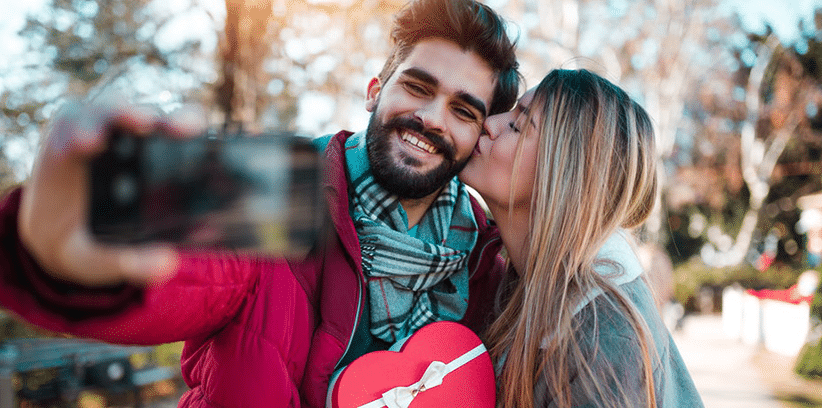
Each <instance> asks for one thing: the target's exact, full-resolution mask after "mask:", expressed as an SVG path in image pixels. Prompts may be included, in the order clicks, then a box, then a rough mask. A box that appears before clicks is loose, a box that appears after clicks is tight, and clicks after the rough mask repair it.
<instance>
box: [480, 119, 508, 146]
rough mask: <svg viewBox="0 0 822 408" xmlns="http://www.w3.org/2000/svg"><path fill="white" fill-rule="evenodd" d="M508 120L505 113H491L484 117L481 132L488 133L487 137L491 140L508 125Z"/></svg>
mask: <svg viewBox="0 0 822 408" xmlns="http://www.w3.org/2000/svg"><path fill="white" fill-rule="evenodd" d="M508 122H510V120H509V119H508V118H507V115H506V114H505V113H498V114H496V115H491V116H489V117H488V118H486V119H485V126H484V127H483V130H484V132H483V133H484V134H486V135H488V138H490V139H491V140H494V139H496V138H497V137H499V135H500V134H501V133H502V132H503V131H504V130H505V129H506V128H507V127H508Z"/></svg>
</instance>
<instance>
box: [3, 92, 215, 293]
mask: <svg viewBox="0 0 822 408" xmlns="http://www.w3.org/2000/svg"><path fill="white" fill-rule="evenodd" d="M198 120H199V118H194V117H193V116H192V114H190V113H189V114H188V115H187V116H181V117H180V118H178V119H177V120H171V119H168V118H161V117H160V116H159V115H157V113H156V111H154V110H148V109H145V108H137V107H133V106H131V107H124V106H120V107H102V106H81V105H73V106H71V107H69V108H66V109H65V111H64V113H63V114H62V115H61V116H60V117H59V118H58V119H56V120H55V122H54V123H53V125H52V128H51V129H50V131H49V135H48V136H47V138H46V139H45V140H44V141H43V146H42V148H41V151H40V154H39V155H38V157H37V160H36V161H35V165H34V170H33V173H32V175H31V178H30V179H29V180H28V181H27V182H26V184H25V187H24V189H23V197H22V202H21V208H20V214H19V219H18V221H19V222H18V228H19V233H20V238H21V240H22V241H23V244H24V245H25V246H26V248H28V250H29V251H30V252H31V253H32V255H33V256H34V257H35V259H36V260H37V261H38V263H39V264H40V265H41V266H42V267H43V268H44V269H45V270H46V271H47V272H48V273H50V274H51V275H52V276H54V277H56V278H60V279H64V280H68V281H71V282H75V283H79V284H81V285H85V286H106V285H112V284H118V283H122V282H130V283H133V284H137V285H146V284H153V283H159V282H163V281H165V280H167V279H168V278H170V277H171V275H173V274H174V273H175V271H176V269H177V264H178V257H177V253H176V251H174V250H173V249H172V248H170V247H168V246H160V245H154V246H143V247H114V246H110V245H102V244H100V243H98V242H96V241H95V240H94V237H93V236H92V235H91V233H90V231H89V226H88V219H89V216H88V213H89V168H88V163H89V160H90V159H91V158H92V157H93V156H94V155H95V154H98V153H100V152H101V151H103V150H104V149H105V146H106V143H107V138H108V133H109V131H110V129H111V128H112V127H113V126H119V127H122V128H124V129H125V130H129V131H132V132H134V133H135V134H138V135H147V134H149V133H150V132H152V131H153V130H163V131H166V132H168V133H169V134H172V135H178V136H181V137H185V136H189V135H193V134H195V133H196V132H197V130H199V129H198V128H199V125H200V123H195V122H198Z"/></svg>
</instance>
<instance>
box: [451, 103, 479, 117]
mask: <svg viewBox="0 0 822 408" xmlns="http://www.w3.org/2000/svg"><path fill="white" fill-rule="evenodd" d="M454 111H455V112H456V113H457V115H458V116H459V117H461V118H463V119H465V120H476V119H477V115H475V114H474V112H472V111H471V110H470V109H466V108H463V107H460V106H457V107H456V108H454Z"/></svg>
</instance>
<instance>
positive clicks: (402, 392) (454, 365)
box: [359, 344, 486, 408]
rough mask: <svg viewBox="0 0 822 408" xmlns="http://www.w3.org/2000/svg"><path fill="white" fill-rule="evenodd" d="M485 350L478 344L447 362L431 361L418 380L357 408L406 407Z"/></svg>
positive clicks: (393, 389) (391, 390)
mask: <svg viewBox="0 0 822 408" xmlns="http://www.w3.org/2000/svg"><path fill="white" fill-rule="evenodd" d="M485 351H486V349H485V346H484V345H482V344H480V345H479V346H477V347H474V349H472V350H470V351H468V352H467V353H465V354H463V355H461V356H460V357H457V358H456V359H454V361H452V362H450V363H448V364H445V363H443V362H442V361H432V362H431V364H429V365H428V368H426V369H425V372H424V373H423V374H422V378H421V379H420V380H419V381H417V382H415V383H413V384H411V385H409V386H407V387H394V388H392V389H390V390H388V391H386V392H384V393H383V394H382V398H380V399H378V400H376V401H372V402H370V403H368V404H365V405H362V406H360V407H359V408H377V407H388V408H408V406H409V405H411V402H412V401H414V398H416V397H417V395H419V394H420V393H421V392H423V391H425V390H429V389H431V388H434V387H436V386H438V385H440V384H442V380H443V379H444V378H445V376H446V375H448V373H450V372H452V371H454V370H456V369H458V368H460V367H462V366H463V365H465V363H467V362H469V361H471V360H473V359H474V358H476V357H477V356H479V355H481V354H482V353H485Z"/></svg>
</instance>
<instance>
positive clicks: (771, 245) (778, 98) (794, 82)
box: [676, 33, 822, 269]
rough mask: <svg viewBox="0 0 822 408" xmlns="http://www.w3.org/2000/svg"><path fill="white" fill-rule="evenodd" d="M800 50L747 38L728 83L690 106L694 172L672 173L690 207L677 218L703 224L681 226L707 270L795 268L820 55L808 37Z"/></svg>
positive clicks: (812, 180) (816, 183)
mask: <svg viewBox="0 0 822 408" xmlns="http://www.w3.org/2000/svg"><path fill="white" fill-rule="evenodd" d="M801 44H803V45H800V44H797V45H796V46H795V47H786V46H783V45H782V44H781V43H780V42H779V40H778V39H777V38H776V37H775V36H774V35H773V34H771V33H766V34H765V35H762V36H758V35H750V36H749V37H748V41H746V42H744V43H741V44H740V46H738V47H737V48H736V49H735V52H736V58H737V59H738V61H739V63H738V68H737V69H736V70H734V71H732V72H731V74H732V75H731V76H729V77H727V78H724V82H717V81H716V79H714V82H713V83H711V85H712V86H710V87H708V86H705V87H702V88H701V91H700V93H699V94H698V95H697V97H698V99H697V100H696V101H697V103H693V104H691V105H690V106H689V109H690V110H691V112H692V113H693V118H694V121H693V126H694V127H695V128H696V129H698V131H697V132H698V133H699V134H701V135H702V137H701V138H699V139H698V140H697V141H696V143H695V144H694V145H693V146H691V150H690V154H691V158H692V160H693V165H692V166H691V167H682V168H680V171H679V173H678V174H677V177H676V180H677V182H678V183H679V184H680V189H682V190H689V191H690V192H691V197H690V198H691V199H690V200H686V201H688V204H687V205H686V206H684V207H683V206H681V205H680V207H679V208H677V209H676V210H677V212H679V213H690V214H691V216H690V218H691V219H692V220H693V218H694V215H697V214H698V215H699V216H698V217H696V218H697V219H699V220H700V224H701V225H700V226H698V227H696V226H693V225H690V224H689V225H688V226H689V227H690V229H691V230H692V234H691V235H692V236H700V237H701V238H703V239H704V241H705V245H704V246H702V248H701V249H700V253H701V256H702V258H703V260H704V261H705V262H706V263H707V264H708V265H710V266H733V265H737V264H740V263H742V262H744V261H746V260H747V261H748V262H750V263H752V264H755V266H757V267H759V268H760V269H763V268H767V267H768V266H770V264H771V263H773V262H774V260H776V259H777V258H779V259H780V260H781V261H782V262H787V263H793V264H798V263H800V262H801V259H802V256H801V255H802V251H801V248H802V244H801V243H802V241H801V237H800V236H799V234H797V233H796V232H795V230H794V228H793V227H794V224H795V223H796V221H797V219H798V211H797V210H796V205H795V203H796V199H797V198H798V197H799V196H801V195H804V194H808V193H811V192H814V191H817V190H819V189H820V187H822V184H820V178H819V175H820V174H822V167H820V166H821V165H822V163H820V152H822V137H820V136H822V134H820V127H819V125H818V124H815V123H816V122H817V121H818V120H819V119H818V116H819V112H818V111H819V106H820V104H821V103H822V87H821V86H820V85H821V84H822V77H820V75H819V72H818V68H816V64H815V62H814V61H815V60H816V59H817V58H819V55H814V53H818V52H819V48H820V47H819V46H818V45H817V40H816V38H815V37H814V36H813V35H810V36H807V37H806V38H803V39H802V40H801ZM796 47H800V48H802V49H803V50H804V52H801V53H800V52H799V51H798V50H797V49H796ZM806 47H807V49H805V48H806ZM705 83H709V80H708V79H706V80H705ZM686 217H687V216H686Z"/></svg>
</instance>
